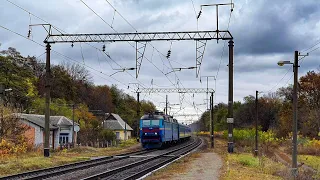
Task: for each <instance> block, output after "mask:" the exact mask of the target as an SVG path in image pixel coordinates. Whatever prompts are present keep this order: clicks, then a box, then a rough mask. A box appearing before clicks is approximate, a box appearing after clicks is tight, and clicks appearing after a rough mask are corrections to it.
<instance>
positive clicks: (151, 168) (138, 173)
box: [123, 140, 202, 180]
mask: <svg viewBox="0 0 320 180" xmlns="http://www.w3.org/2000/svg"><path fill="white" fill-rule="evenodd" d="M201 143H202V140H200V141H199V143H198V144H196V145H195V146H194V147H191V148H188V149H186V150H185V151H183V152H182V153H180V156H181V155H184V154H186V153H188V152H190V151H192V150H193V149H195V148H197V147H199V146H200V145H201ZM180 156H173V157H169V159H167V160H165V161H163V162H161V163H157V164H155V165H154V166H150V167H148V168H145V169H143V170H142V171H139V172H137V173H134V174H132V175H131V176H128V177H126V178H124V179H123V180H131V179H138V178H140V177H142V176H143V175H145V174H147V173H149V172H151V171H153V170H156V169H158V168H160V167H162V166H164V165H166V164H169V163H170V162H172V161H174V160H176V159H178V158H180Z"/></svg>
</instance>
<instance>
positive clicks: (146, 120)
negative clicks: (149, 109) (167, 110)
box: [140, 111, 191, 149]
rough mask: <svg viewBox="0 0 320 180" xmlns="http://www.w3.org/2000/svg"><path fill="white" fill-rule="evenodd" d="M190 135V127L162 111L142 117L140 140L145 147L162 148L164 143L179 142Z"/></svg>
mask: <svg viewBox="0 0 320 180" xmlns="http://www.w3.org/2000/svg"><path fill="white" fill-rule="evenodd" d="M190 137H191V129H190V127H188V126H186V125H183V124H180V123H178V121H177V120H176V119H173V117H172V116H168V115H164V114H163V113H162V112H159V111H156V112H155V113H149V114H146V115H144V116H142V117H141V119H140V142H141V144H142V146H143V148H146V149H153V148H160V147H161V146H163V145H164V144H170V143H177V142H179V141H183V140H186V139H189V138H190Z"/></svg>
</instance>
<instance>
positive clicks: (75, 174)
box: [47, 140, 194, 180]
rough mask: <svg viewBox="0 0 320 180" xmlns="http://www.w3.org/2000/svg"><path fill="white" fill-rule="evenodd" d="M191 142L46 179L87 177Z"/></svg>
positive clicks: (69, 179) (68, 179) (66, 179)
mask: <svg viewBox="0 0 320 180" xmlns="http://www.w3.org/2000/svg"><path fill="white" fill-rule="evenodd" d="M192 142H194V140H190V141H187V142H183V143H181V144H178V145H176V146H172V147H168V148H166V149H162V150H157V151H150V152H146V153H145V154H143V155H138V156H137V157H135V158H127V159H122V160H119V161H115V162H112V163H106V164H102V165H98V166H95V167H90V168H87V169H83V170H77V171H74V172H70V173H66V174H63V175H60V176H54V177H50V178H47V179H50V180H62V179H63V180H71V179H81V178H85V177H88V176H91V175H94V174H98V173H101V172H105V171H108V170H112V169H114V168H116V167H120V166H124V165H127V164H130V163H133V162H136V161H139V160H142V159H146V158H148V157H139V156H146V155H151V156H152V155H159V154H162V153H165V152H167V151H170V150H173V149H176V148H179V147H181V146H184V145H186V144H187V143H192ZM161 159H162V158H161Z"/></svg>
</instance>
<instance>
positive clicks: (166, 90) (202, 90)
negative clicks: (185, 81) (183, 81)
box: [136, 88, 214, 93]
mask: <svg viewBox="0 0 320 180" xmlns="http://www.w3.org/2000/svg"><path fill="white" fill-rule="evenodd" d="M207 92H210V93H214V90H213V89H212V88H209V89H206V88H180V89H179V88H143V89H137V91H136V93H207Z"/></svg>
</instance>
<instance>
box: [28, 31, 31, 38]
mask: <svg viewBox="0 0 320 180" xmlns="http://www.w3.org/2000/svg"><path fill="white" fill-rule="evenodd" d="M30 35H31V29H29V31H28V38H30Z"/></svg>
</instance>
